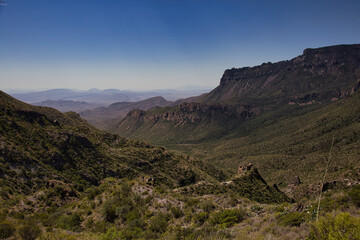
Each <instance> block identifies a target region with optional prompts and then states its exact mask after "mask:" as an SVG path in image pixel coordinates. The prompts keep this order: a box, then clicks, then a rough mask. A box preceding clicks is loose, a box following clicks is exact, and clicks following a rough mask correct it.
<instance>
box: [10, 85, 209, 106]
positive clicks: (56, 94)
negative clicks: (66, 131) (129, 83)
mask: <svg viewBox="0 0 360 240" xmlns="http://www.w3.org/2000/svg"><path fill="white" fill-rule="evenodd" d="M210 90H211V89H210V88H203V89H199V88H195V89H193V90H191V89H185V90H171V89H169V90H154V91H122V90H118V89H106V90H99V89H90V90H88V91H78V90H70V89H51V90H46V91H34V92H27V93H14V94H11V96H13V97H15V98H17V99H19V100H21V101H24V102H27V103H31V104H36V105H41V106H48V105H50V107H54V108H57V106H60V105H62V106H64V104H65V105H67V107H66V109H68V108H70V107H71V106H73V105H74V106H75V104H79V105H81V104H83V102H86V103H87V104H89V105H88V106H86V107H85V108H87V109H90V108H95V107H97V106H108V105H110V104H112V103H115V102H136V101H141V100H145V99H147V98H151V97H156V96H162V97H163V98H166V99H167V100H169V101H176V100H178V99H181V98H188V97H192V96H198V95H200V94H203V93H205V92H209V91H210ZM49 101H51V102H49ZM57 101H59V102H57ZM64 101H74V102H75V103H71V102H64ZM59 108H61V106H60V107H59ZM87 109H84V108H82V110H87ZM73 111H74V110H73Z"/></svg>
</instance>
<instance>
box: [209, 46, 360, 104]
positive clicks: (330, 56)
mask: <svg viewBox="0 0 360 240" xmlns="http://www.w3.org/2000/svg"><path fill="white" fill-rule="evenodd" d="M359 82H360V45H359V44H357V45H338V46H331V47H324V48H317V49H306V50H304V53H303V55H301V56H298V57H296V58H293V59H291V60H289V61H282V62H277V63H270V62H269V63H264V64H262V65H260V66H255V67H244V68H239V69H237V68H233V69H229V70H226V71H225V73H224V75H223V77H222V78H221V81H220V85H219V86H218V87H217V88H215V89H214V90H213V91H212V92H210V93H209V94H208V95H207V96H205V97H204V98H203V99H202V102H205V103H213V102H217V103H218V102H224V103H229V104H240V105H242V104H251V105H262V106H265V105H271V104H279V103H291V104H311V103H314V102H323V101H330V100H336V99H338V98H341V97H344V96H347V95H349V94H351V93H353V92H354V91H355V90H356V89H357V88H359ZM259 100H262V101H259Z"/></svg>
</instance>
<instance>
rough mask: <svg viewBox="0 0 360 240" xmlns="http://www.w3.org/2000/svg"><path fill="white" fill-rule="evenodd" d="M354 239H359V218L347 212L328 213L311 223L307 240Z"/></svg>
mask: <svg viewBox="0 0 360 240" xmlns="http://www.w3.org/2000/svg"><path fill="white" fill-rule="evenodd" d="M328 239H334V240H335V239H341V240H356V239H360V218H359V217H352V216H350V214H349V213H340V214H339V215H337V216H332V215H330V214H328V215H326V216H325V217H322V218H320V219H319V221H318V222H316V223H314V224H313V225H311V229H310V233H309V236H308V240H328Z"/></svg>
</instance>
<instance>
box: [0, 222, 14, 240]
mask: <svg viewBox="0 0 360 240" xmlns="http://www.w3.org/2000/svg"><path fill="white" fill-rule="evenodd" d="M14 233H15V227H14V226H13V224H12V223H10V222H7V221H4V222H1V223H0V239H5V238H9V237H11V236H13V235H14Z"/></svg>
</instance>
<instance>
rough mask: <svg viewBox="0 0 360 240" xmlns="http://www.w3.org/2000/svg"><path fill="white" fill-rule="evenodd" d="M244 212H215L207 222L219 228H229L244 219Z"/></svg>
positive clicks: (236, 209)
mask: <svg viewBox="0 0 360 240" xmlns="http://www.w3.org/2000/svg"><path fill="white" fill-rule="evenodd" d="M245 216H246V212H245V211H244V210H243V209H238V208H235V209H226V210H223V211H220V212H215V213H213V214H212V215H211V217H210V219H209V222H210V224H211V225H213V226H215V225H221V227H231V226H233V225H234V224H235V223H239V222H241V221H243V220H244V219H245Z"/></svg>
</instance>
